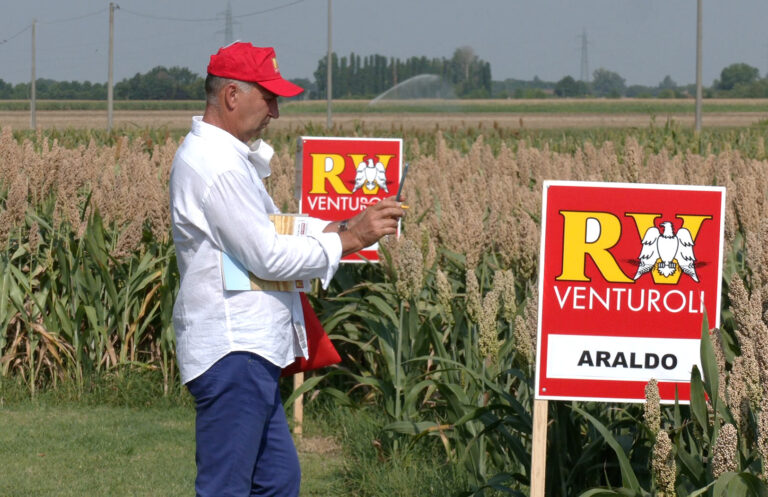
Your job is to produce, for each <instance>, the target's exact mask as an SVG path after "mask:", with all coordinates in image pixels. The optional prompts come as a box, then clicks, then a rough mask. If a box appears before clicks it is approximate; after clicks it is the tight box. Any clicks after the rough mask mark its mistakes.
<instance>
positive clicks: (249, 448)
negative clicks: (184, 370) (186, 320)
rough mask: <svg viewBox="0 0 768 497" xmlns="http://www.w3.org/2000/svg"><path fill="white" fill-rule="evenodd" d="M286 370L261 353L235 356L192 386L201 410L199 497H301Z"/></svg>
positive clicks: (197, 426) (226, 358)
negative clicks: (283, 378) (284, 393)
mask: <svg viewBox="0 0 768 497" xmlns="http://www.w3.org/2000/svg"><path fill="white" fill-rule="evenodd" d="M280 371H281V370H280V368H279V367H277V366H275V365H274V364H272V363H270V362H269V361H267V360H266V359H264V358H262V357H260V356H258V355H256V354H252V353H250V352H233V353H230V354H228V355H226V356H224V357H223V358H221V359H220V360H219V361H218V362H216V363H215V364H214V365H213V366H211V367H210V368H209V369H208V370H207V371H206V372H205V373H203V374H202V375H200V376H198V377H197V378H195V379H194V380H192V381H190V382H189V383H187V387H188V388H189V391H190V393H191V394H192V396H193V397H194V398H195V404H196V410H197V417H196V420H195V435H196V442H197V449H196V453H195V461H196V463H197V479H196V480H195V491H196V492H197V497H248V496H265V497H266V496H270V497H296V496H298V495H299V484H300V482H301V470H300V468H299V458H298V455H297V454H296V447H295V446H294V444H293V439H292V438H291V432H290V430H289V428H288V423H287V421H286V419H285V411H284V410H283V403H282V401H281V399H280V389H279V388H278V379H279V377H280Z"/></svg>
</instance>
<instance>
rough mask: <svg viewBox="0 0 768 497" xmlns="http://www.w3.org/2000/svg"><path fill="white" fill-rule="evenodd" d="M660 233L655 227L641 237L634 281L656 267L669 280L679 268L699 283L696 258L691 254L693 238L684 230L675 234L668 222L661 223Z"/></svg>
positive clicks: (672, 226)
mask: <svg viewBox="0 0 768 497" xmlns="http://www.w3.org/2000/svg"><path fill="white" fill-rule="evenodd" d="M661 229H662V231H659V229H658V228H657V227H655V226H653V227H651V228H648V230H647V231H646V232H645V236H643V242H642V244H643V248H642V250H641V251H640V257H639V260H640V266H639V267H638V268H637V274H636V275H635V280H636V279H638V278H639V277H640V276H642V275H644V274H645V273H647V272H650V271H651V270H653V268H654V267H656V268H657V269H658V271H659V274H661V275H662V276H664V277H666V278H669V277H670V276H672V275H673V274H674V273H675V271H677V268H678V267H679V268H680V270H681V271H682V272H684V273H685V274H687V275H688V276H690V277H691V278H693V281H695V282H697V283H698V281H699V277H698V276H697V275H696V267H695V264H696V257H695V256H694V254H693V245H694V242H693V237H692V236H691V232H690V231H689V230H688V229H686V228H680V229H679V230H677V233H675V228H674V225H673V224H672V223H671V222H669V221H664V222H663V223H661Z"/></svg>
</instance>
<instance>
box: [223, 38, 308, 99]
mask: <svg viewBox="0 0 768 497" xmlns="http://www.w3.org/2000/svg"><path fill="white" fill-rule="evenodd" d="M208 74H212V75H214V76H219V77H221V78H229V79H236V80H238V81H247V82H249V83H258V84H260V85H261V86H263V87H264V88H266V89H267V90H269V91H271V92H272V93H274V94H275V95H280V96H281V97H295V96H296V95H298V94H299V93H301V92H303V91H304V88H302V87H300V86H298V85H295V84H293V83H291V82H290V81H288V80H285V79H283V77H282V76H281V75H280V68H279V67H278V66H277V57H276V56H275V49H274V48H272V47H254V46H253V45H252V44H250V43H243V42H235V43H232V44H231V45H227V46H226V47H222V48H220V49H219V51H218V52H216V54H214V55H211V61H210V62H209V63H208Z"/></svg>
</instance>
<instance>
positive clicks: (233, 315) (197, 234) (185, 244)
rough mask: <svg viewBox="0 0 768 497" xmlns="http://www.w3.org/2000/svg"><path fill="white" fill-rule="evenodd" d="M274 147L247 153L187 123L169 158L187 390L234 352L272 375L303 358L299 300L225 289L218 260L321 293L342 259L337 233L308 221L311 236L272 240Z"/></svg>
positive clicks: (213, 130) (180, 355) (206, 127)
mask: <svg viewBox="0 0 768 497" xmlns="http://www.w3.org/2000/svg"><path fill="white" fill-rule="evenodd" d="M272 155H273V150H272V148H271V147H270V146H269V145H267V144H266V143H264V142H262V141H261V140H259V141H257V142H256V143H255V144H254V145H253V146H251V147H248V146H247V145H246V144H245V143H243V142H241V141H240V140H238V139H237V138H235V137H234V136H233V135H231V134H229V133H228V132H226V131H224V130H223V129H221V128H218V127H216V126H213V125H210V124H207V123H205V122H203V121H202V117H200V116H197V117H195V118H193V121H192V129H191V131H190V132H189V134H187V136H186V137H185V139H184V142H183V143H182V144H181V146H180V147H179V149H178V150H177V152H176V156H175V157H174V159H173V165H172V168H171V182H170V197H171V222H172V229H173V241H174V243H175V245H176V258H177V262H178V266H179V272H180V275H181V283H180V288H179V294H178V296H177V298H176V303H175V305H174V308H173V324H174V328H175V332H176V354H177V360H178V363H179V370H180V371H181V380H182V382H183V383H187V382H189V381H191V380H193V379H194V378H196V377H197V376H199V375H200V374H202V373H203V372H205V370H207V369H208V368H209V367H210V366H212V365H213V364H214V363H215V362H216V361H217V360H219V359H220V358H222V357H223V356H225V355H226V354H228V353H230V352H233V351H249V352H254V353H256V354H258V355H260V356H262V357H264V358H265V359H267V360H269V361H270V362H272V363H273V364H275V365H277V366H279V367H285V366H287V365H288V364H290V363H292V362H293V361H294V360H295V358H296V357H297V356H303V357H306V352H307V351H306V336H305V334H304V326H303V316H302V314H301V304H300V301H299V298H298V294H295V293H291V292H273V291H227V290H224V283H223V276H222V268H221V265H222V257H221V254H222V252H226V253H227V254H229V255H230V256H232V257H234V258H235V259H237V260H238V261H239V262H240V263H242V264H243V266H245V268H246V269H248V271H250V272H251V273H253V274H254V275H256V276H257V277H259V278H261V279H264V280H271V281H292V280H301V279H311V278H321V281H322V283H323V285H324V286H327V284H328V282H329V281H330V279H331V278H332V277H333V275H334V274H335V272H336V269H337V268H338V265H339V260H340V258H341V240H340V238H339V236H338V234H337V233H323V232H322V230H323V228H324V227H325V226H326V225H327V224H328V222H327V221H321V220H319V219H312V220H310V223H309V233H308V235H309V236H290V235H278V234H277V233H276V232H275V228H274V225H273V224H272V222H270V220H269V217H268V216H269V214H274V213H277V212H278V209H277V207H276V206H275V204H274V202H273V201H272V199H271V198H270V196H269V194H268V193H267V191H266V189H265V188H264V184H263V183H262V178H264V177H266V176H268V175H269V173H270V169H269V161H270V159H271V157H272Z"/></svg>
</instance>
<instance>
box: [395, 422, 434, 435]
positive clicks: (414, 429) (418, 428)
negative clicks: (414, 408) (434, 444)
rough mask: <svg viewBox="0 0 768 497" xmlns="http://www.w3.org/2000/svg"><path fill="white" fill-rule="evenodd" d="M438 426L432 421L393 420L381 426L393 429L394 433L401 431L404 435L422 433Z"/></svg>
mask: <svg viewBox="0 0 768 497" xmlns="http://www.w3.org/2000/svg"><path fill="white" fill-rule="evenodd" d="M437 426H440V425H438V424H437V423H435V422H434V421H418V422H413V421H395V422H394V423H390V424H388V425H386V426H385V427H384V428H382V429H383V430H385V431H393V432H395V433H403V434H405V435H419V434H421V433H424V432H425V431H427V430H428V429H429V428H434V427H437Z"/></svg>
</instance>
